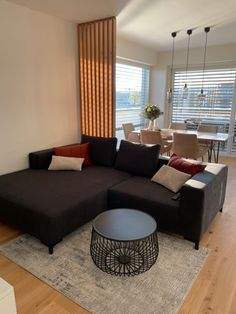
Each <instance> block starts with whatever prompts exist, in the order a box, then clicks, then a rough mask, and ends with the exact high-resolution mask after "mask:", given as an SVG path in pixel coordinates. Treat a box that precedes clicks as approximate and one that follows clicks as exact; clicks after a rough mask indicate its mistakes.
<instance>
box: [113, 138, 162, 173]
mask: <svg viewBox="0 0 236 314" xmlns="http://www.w3.org/2000/svg"><path fill="white" fill-rule="evenodd" d="M159 152H160V145H152V146H146V145H142V144H134V143H131V142H128V141H123V140H122V141H121V143H120V148H119V151H118V153H117V157H116V163H115V168H116V169H118V170H123V171H127V172H130V173H132V174H134V175H137V176H145V177H152V176H153V175H154V173H155V172H156V169H157V163H158V159H159Z"/></svg>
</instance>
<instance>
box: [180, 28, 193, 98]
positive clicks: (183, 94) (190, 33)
mask: <svg viewBox="0 0 236 314" xmlns="http://www.w3.org/2000/svg"><path fill="white" fill-rule="evenodd" d="M192 32H193V31H192V29H188V30H187V34H188V47H187V61H186V77H185V84H184V87H183V90H182V99H187V98H188V84H187V78H188V61H189V46H190V36H191V35H192Z"/></svg>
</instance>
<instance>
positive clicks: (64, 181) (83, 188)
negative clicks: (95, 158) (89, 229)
mask: <svg viewBox="0 0 236 314" xmlns="http://www.w3.org/2000/svg"><path fill="white" fill-rule="evenodd" d="M129 176H130V175H129V174H127V173H124V172H121V171H117V170H115V169H113V168H107V167H97V166H91V167H86V168H84V169H83V170H82V171H81V172H74V171H48V170H30V169H28V170H23V171H19V172H15V173H11V174H7V175H3V176H0V219H2V221H5V222H7V223H12V224H15V225H16V226H18V227H20V228H22V229H23V230H25V231H26V232H28V233H31V234H33V235H35V236H37V237H39V238H40V239H41V240H44V242H46V244H48V240H49V242H52V243H53V242H55V241H56V239H57V240H59V237H60V238H62V237H63V236H64V235H65V234H67V233H69V232H71V231H72V230H73V229H75V228H77V227H79V226H80V225H82V224H84V223H85V222H87V221H89V220H91V219H93V218H94V217H95V216H96V215H97V214H98V213H99V212H101V211H103V210H105V209H106V208H107V189H108V187H111V186H113V185H114V184H117V183H119V182H121V181H122V180H124V179H126V178H128V177H129Z"/></svg>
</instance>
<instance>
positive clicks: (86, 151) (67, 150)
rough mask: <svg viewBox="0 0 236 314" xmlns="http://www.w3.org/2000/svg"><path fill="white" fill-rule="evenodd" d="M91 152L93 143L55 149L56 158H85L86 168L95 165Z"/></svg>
mask: <svg viewBox="0 0 236 314" xmlns="http://www.w3.org/2000/svg"><path fill="white" fill-rule="evenodd" d="M90 151H91V143H84V144H79V145H71V146H64V147H54V153H55V155H56V156H63V157H77V158H84V165H85V166H91V165H92V164H93V162H92V159H91V153H90Z"/></svg>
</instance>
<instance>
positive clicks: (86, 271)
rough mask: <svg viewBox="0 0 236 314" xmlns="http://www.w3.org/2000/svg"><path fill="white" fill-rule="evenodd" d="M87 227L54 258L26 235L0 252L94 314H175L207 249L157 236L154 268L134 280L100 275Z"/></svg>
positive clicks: (71, 237) (63, 244)
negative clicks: (91, 255) (195, 248)
mask: <svg viewBox="0 0 236 314" xmlns="http://www.w3.org/2000/svg"><path fill="white" fill-rule="evenodd" d="M90 237H91V224H86V225H84V226H83V227H81V228H80V229H78V230H76V231H75V232H74V233H72V234H70V235H69V236H67V237H66V238H65V239H64V240H63V242H61V243H60V244H58V245H57V246H56V247H55V252H54V254H53V255H49V254H48V251H47V248H46V247H45V246H44V245H43V244H41V243H40V242H39V241H38V240H37V239H35V238H33V237H31V236H30V235H27V234H25V235H22V236H20V237H18V238H17V239H15V240H12V241H10V242H8V243H6V244H4V245H2V246H1V247H0V252H1V253H2V254H3V255H5V256H7V257H8V258H10V259H11V260H12V261H14V262H15V263H16V264H18V265H20V266H22V267H23V268H25V269H26V270H28V271H29V272H31V273H32V274H34V275H35V276H36V277H38V278H40V279H41V280H42V281H44V282H46V283H48V284H49V285H50V286H52V287H53V288H55V289H56V290H58V291H60V292H62V293H63V294H65V295H66V296H67V297H69V298H70V299H72V300H73V301H75V302H76V303H78V304H80V305H81V306H82V307H84V308H85V309H87V310H89V311H90V312H91V313H93V314H113V313H114V314H124V313H127V314H139V313H140V314H141V313H142V314H143V313H145V314H151V313H153V314H154V313H155V314H159V313H160V314H172V313H177V312H178V309H179V308H180V306H181V304H182V303H183V301H184V298H185V296H186V295H187V293H188V291H189V289H190V287H191V286H192V284H193V281H194V279H195V278H196V276H197V274H198V273H199V271H200V270H201V268H202V266H203V264H204V261H205V259H206V257H207V255H208V250H207V249H206V248H201V249H200V250H199V251H196V250H194V248H193V243H191V242H189V241H186V240H183V239H178V238H176V237H174V236H169V235H166V234H163V233H159V235H158V241H159V249H160V252H159V256H158V259H157V262H156V263H155V265H153V266H152V268H151V269H150V270H149V271H147V272H145V273H143V274H140V275H138V276H134V277H125V278H124V277H116V276H112V275H109V274H106V273H104V272H102V271H101V270H100V269H98V268H97V267H96V266H95V265H94V263H93V261H92V259H91V257H90V251H89V249H90V248H89V247H90Z"/></svg>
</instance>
